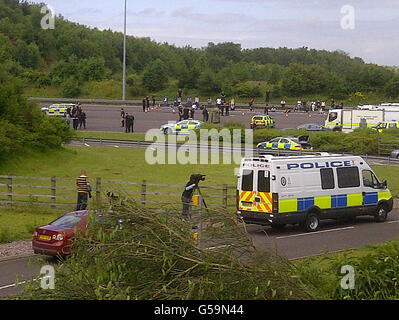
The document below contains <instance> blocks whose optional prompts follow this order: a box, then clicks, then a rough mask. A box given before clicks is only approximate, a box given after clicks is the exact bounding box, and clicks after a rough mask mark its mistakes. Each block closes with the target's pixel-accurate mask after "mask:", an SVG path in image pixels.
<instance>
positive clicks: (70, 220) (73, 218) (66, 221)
mask: <svg viewBox="0 0 399 320" xmlns="http://www.w3.org/2000/svg"><path fill="white" fill-rule="evenodd" d="M83 218H84V216H83V215H73V214H71V215H65V216H62V217H61V218H59V219H57V220H55V221H53V222H52V223H51V224H50V225H51V226H55V227H65V228H73V227H74V226H75V225H77V224H78V223H79V222H80V221H82V220H83Z"/></svg>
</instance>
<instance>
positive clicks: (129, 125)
mask: <svg viewBox="0 0 399 320" xmlns="http://www.w3.org/2000/svg"><path fill="white" fill-rule="evenodd" d="M121 127H122V128H123V127H125V132H126V133H130V132H134V115H133V114H129V113H128V112H125V110H124V109H123V108H121Z"/></svg>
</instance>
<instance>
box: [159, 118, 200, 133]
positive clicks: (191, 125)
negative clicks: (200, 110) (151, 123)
mask: <svg viewBox="0 0 399 320" xmlns="http://www.w3.org/2000/svg"><path fill="white" fill-rule="evenodd" d="M201 124H202V122H201V121H198V120H192V119H188V120H183V121H180V122H177V123H176V122H169V123H168V124H165V125H163V126H162V127H161V129H160V130H161V131H162V132H163V133H164V134H190V132H192V131H194V130H196V129H200V128H201Z"/></svg>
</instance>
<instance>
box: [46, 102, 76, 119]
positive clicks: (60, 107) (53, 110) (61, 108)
mask: <svg viewBox="0 0 399 320" xmlns="http://www.w3.org/2000/svg"><path fill="white" fill-rule="evenodd" d="M74 106H75V105H74V104H72V103H67V104H65V103H63V104H52V105H51V106H49V107H43V108H42V109H41V110H42V112H44V113H45V114H46V115H48V116H54V117H65V116H66V111H67V109H68V108H70V109H72V108H73V107H74Z"/></svg>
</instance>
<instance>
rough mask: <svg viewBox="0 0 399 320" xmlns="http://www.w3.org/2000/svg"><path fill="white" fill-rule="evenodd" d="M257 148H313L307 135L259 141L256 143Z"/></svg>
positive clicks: (297, 149) (298, 149)
mask: <svg viewBox="0 0 399 320" xmlns="http://www.w3.org/2000/svg"><path fill="white" fill-rule="evenodd" d="M257 148H258V149H269V150H296V151H300V150H313V147H312V145H311V144H310V143H309V136H299V137H297V138H294V137H277V138H274V139H272V140H270V141H266V142H261V143H259V144H258V145H257Z"/></svg>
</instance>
